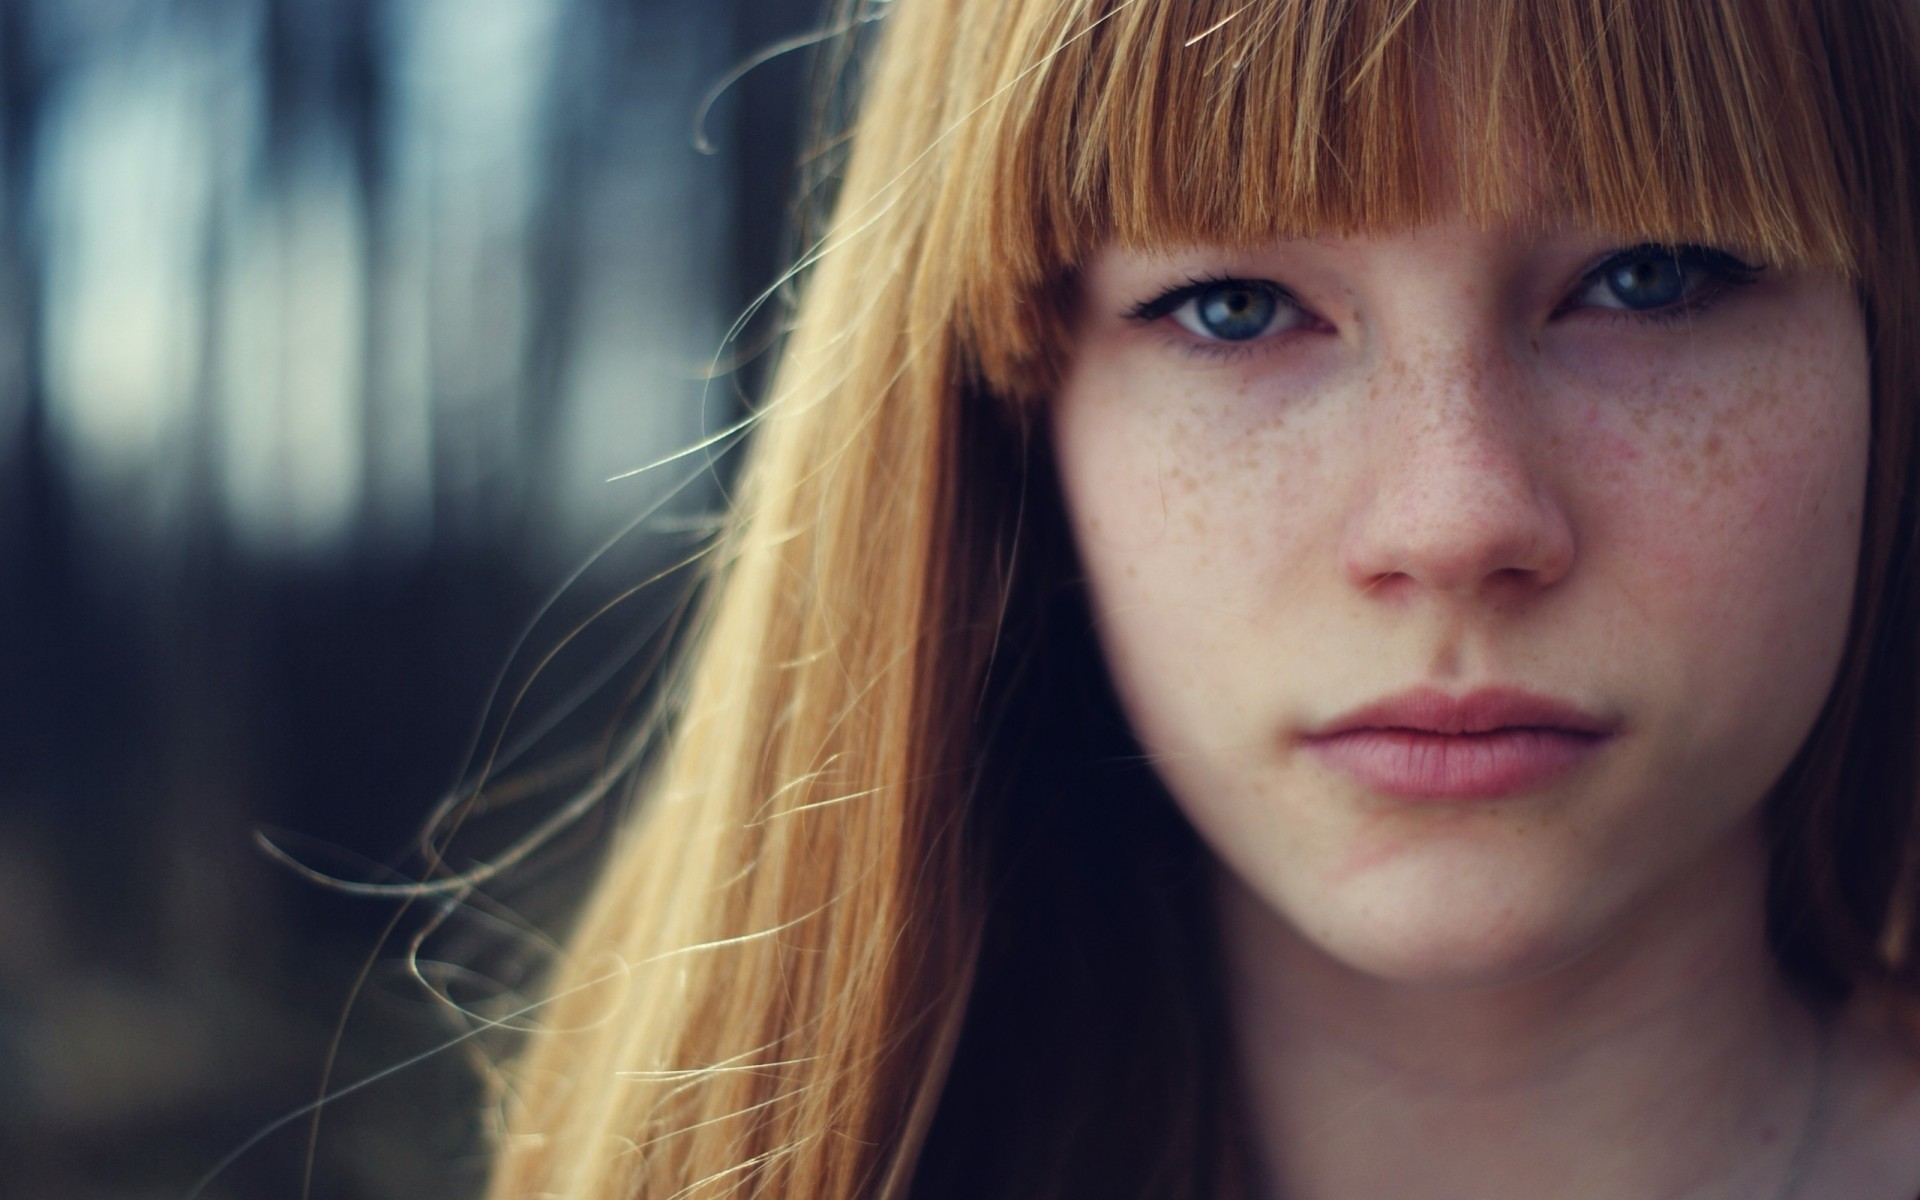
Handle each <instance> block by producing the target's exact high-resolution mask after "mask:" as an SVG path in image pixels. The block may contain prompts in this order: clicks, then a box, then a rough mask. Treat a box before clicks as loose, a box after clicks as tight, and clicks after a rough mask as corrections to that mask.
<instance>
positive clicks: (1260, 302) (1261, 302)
mask: <svg viewBox="0 0 1920 1200" xmlns="http://www.w3.org/2000/svg"><path fill="white" fill-rule="evenodd" d="M1274 306H1275V305H1274V298H1273V296H1272V295H1271V294H1269V293H1267V292H1263V291H1260V290H1258V289H1256V288H1250V287H1244V286H1236V287H1219V288H1211V289H1209V290H1208V291H1206V292H1203V293H1202V294H1201V296H1200V323H1201V324H1202V325H1205V326H1206V328H1207V332H1208V333H1211V334H1212V335H1213V336H1215V337H1217V338H1220V339H1222V340H1224V341H1229V342H1242V341H1245V340H1247V339H1248V338H1252V337H1258V336H1260V334H1262V333H1264V332H1266V328H1267V326H1268V325H1270V324H1272V323H1273V312H1274Z"/></svg>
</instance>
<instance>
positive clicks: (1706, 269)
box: [1562, 244, 1760, 317]
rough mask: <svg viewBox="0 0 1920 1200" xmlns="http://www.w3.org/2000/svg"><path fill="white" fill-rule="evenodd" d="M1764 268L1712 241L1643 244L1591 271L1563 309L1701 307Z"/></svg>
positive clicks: (1658, 311) (1652, 311)
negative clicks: (1706, 243) (1713, 246)
mask: <svg viewBox="0 0 1920 1200" xmlns="http://www.w3.org/2000/svg"><path fill="white" fill-rule="evenodd" d="M1759 270H1760V268H1758V267H1754V266H1750V265H1748V264H1747V263H1744V262H1741V261H1740V260H1739V259H1737V258H1735V257H1734V256H1733V255H1731V254H1728V253H1727V252H1726V251H1724V250H1714V249H1711V248H1709V247H1706V246H1660V245H1652V244H1649V245H1642V246H1634V247H1632V248H1630V249H1627V250H1621V251H1619V252H1618V253H1615V254H1612V255H1609V256H1608V257H1607V258H1606V259H1605V260H1604V261H1602V262H1601V263H1600V264H1599V265H1598V266H1596V267H1594V268H1593V269H1592V270H1590V271H1588V272H1587V273H1586V275H1584V276H1582V277H1581V280H1580V284H1579V286H1578V288H1577V289H1576V290H1575V292H1574V294H1573V296H1572V297H1570V298H1569V299H1568V301H1567V303H1566V304H1565V305H1563V306H1562V310H1563V311H1567V310H1571V309H1575V308H1597V309H1610V310H1613V311H1616V312H1624V313H1635V314H1642V315H1645V316H1649V317H1653V316H1662V315H1667V314H1684V313H1689V312H1693V311H1696V310H1697V309H1699V308H1701V307H1703V306H1705V305H1706V304H1707V303H1709V302H1711V301H1712V300H1713V299H1715V298H1716V297H1717V296H1719V294H1720V293H1721V292H1722V291H1724V290H1726V289H1728V288H1730V287H1737V286H1739V285H1742V284H1746V283H1750V282H1752V280H1753V277H1754V276H1755V275H1756V274H1757V273H1758V272H1759Z"/></svg>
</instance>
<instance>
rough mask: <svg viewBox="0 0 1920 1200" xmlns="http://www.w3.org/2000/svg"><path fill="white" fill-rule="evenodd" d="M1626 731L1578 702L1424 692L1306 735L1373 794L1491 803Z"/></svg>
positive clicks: (1514, 694) (1491, 692) (1321, 754)
mask: <svg viewBox="0 0 1920 1200" xmlns="http://www.w3.org/2000/svg"><path fill="white" fill-rule="evenodd" d="M1616 732H1618V727H1617V726H1616V725H1615V724H1614V723H1613V722H1610V721H1607V720H1605V719H1603V718H1600V717H1596V716H1594V715H1592V714H1591V713H1588V712H1585V711H1584V710H1582V709H1580V708H1578V707H1577V706H1575V705H1572V704H1568V703H1565V702H1563V701H1559V700H1554V699H1551V698H1549V697H1546V696H1538V695H1534V694H1533V693H1531V692H1523V691H1517V690H1514V689H1510V688H1483V689H1481V690H1479V691H1474V692H1469V693H1467V694H1466V695H1464V696H1450V695H1448V694H1447V693H1445V692H1443V691H1440V690H1439V689H1437V688H1417V689H1415V690H1413V691H1410V692H1403V693H1401V694H1400V695H1397V696H1391V697H1389V698H1387V699H1385V700H1382V701H1378V702H1376V703H1373V704H1368V705H1364V706H1362V707H1360V708H1357V709H1355V710H1354V711H1352V712H1350V713H1347V714H1345V715H1344V716H1340V717H1336V718H1335V719H1334V720H1332V721H1329V722H1328V723H1327V724H1325V725H1324V726H1321V727H1320V728H1318V729H1314V730H1310V731H1308V732H1307V733H1306V734H1304V735H1303V736H1302V737H1301V739H1300V740H1301V744H1303V745H1304V746H1305V747H1306V748H1307V749H1308V750H1310V751H1312V752H1313V754H1314V755H1315V756H1316V757H1318V758H1319V759H1320V760H1321V761H1322V762H1324V763H1326V764H1327V765H1328V766H1330V767H1332V768H1333V769H1335V770H1337V771H1339V772H1341V773H1342V774H1345V775H1347V776H1349V777H1350V778H1352V779H1353V780H1355V781H1356V782H1358V783H1359V784H1361V785H1362V786H1363V787H1366V788H1368V789H1369V790H1371V791H1375V792H1380V793H1384V794H1386V795H1390V796H1399V797H1404V798H1407V799H1420V800H1487V799H1493V798H1496V797H1500V796H1511V795H1516V794H1518V793H1521V792H1525V791H1528V790H1530V789H1533V788H1537V787H1540V786H1541V785H1543V784H1545V783H1547V782H1548V781H1550V780H1552V779H1553V778H1554V777H1556V776H1558V775H1561V774H1564V773H1565V772H1567V771H1570V770H1572V769H1573V768H1574V767H1576V766H1578V765H1580V764H1581V763H1583V762H1585V761H1586V760H1587V759H1588V758H1590V757H1592V756H1593V755H1594V754H1595V753H1597V752H1598V751H1599V749H1600V748H1601V747H1602V746H1603V745H1605V744H1606V743H1607V741H1608V740H1609V739H1611V738H1612V737H1613V735H1614V734H1615V733H1616Z"/></svg>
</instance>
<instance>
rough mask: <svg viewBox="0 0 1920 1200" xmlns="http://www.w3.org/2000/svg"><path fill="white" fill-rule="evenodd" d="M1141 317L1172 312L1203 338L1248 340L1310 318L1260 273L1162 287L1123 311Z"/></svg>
mask: <svg viewBox="0 0 1920 1200" xmlns="http://www.w3.org/2000/svg"><path fill="white" fill-rule="evenodd" d="M1127 315H1128V316H1129V317H1131V318H1133V319H1134V320H1136V321H1140V322H1142V323H1150V322H1153V321H1157V320H1159V319H1160V318H1161V317H1168V316H1170V317H1172V318H1173V321H1174V324H1176V325H1178V326H1180V328H1182V329H1184V330H1186V331H1187V332H1188V333H1190V334H1192V335H1193V336H1194V337H1196V338H1199V339H1200V340H1201V341H1204V342H1216V343H1233V342H1251V341H1254V340H1256V339H1259V338H1265V337H1272V336H1273V335H1275V334H1278V333H1285V332H1287V331H1288V330H1290V329H1297V328H1299V327H1300V326H1302V325H1304V324H1306V323H1307V321H1308V320H1309V318H1308V316H1307V314H1306V312H1305V311H1304V310H1303V309H1301V307H1300V306H1299V304H1298V303H1296V302H1295V301H1294V299H1293V297H1291V296H1289V295H1288V294H1287V292H1286V290H1285V289H1283V288H1282V287H1281V286H1280V285H1279V284H1277V283H1273V282H1271V281H1269V280H1265V279H1202V280H1195V281H1194V282H1192V283H1189V284H1187V285H1185V286H1183V287H1177V288H1174V289H1172V290H1171V291H1168V292H1164V293H1162V294H1161V295H1159V296H1156V297H1154V298H1153V299H1152V300H1149V301H1147V302H1146V303H1144V304H1141V305H1138V306H1136V307H1135V308H1134V309H1133V310H1132V311H1131V312H1129V313H1128V314H1127Z"/></svg>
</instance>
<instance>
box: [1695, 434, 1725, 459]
mask: <svg viewBox="0 0 1920 1200" xmlns="http://www.w3.org/2000/svg"><path fill="white" fill-rule="evenodd" d="M1722 444H1723V443H1722V442H1721V440H1720V431H1719V430H1718V429H1716V430H1714V431H1713V432H1711V433H1709V434H1707V441H1706V444H1705V445H1704V446H1702V447H1701V448H1700V453H1701V454H1702V455H1703V456H1705V457H1706V458H1710V459H1711V458H1718V457H1720V448H1721V446H1722Z"/></svg>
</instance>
